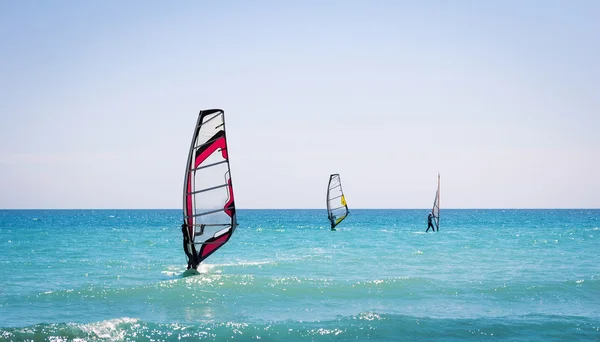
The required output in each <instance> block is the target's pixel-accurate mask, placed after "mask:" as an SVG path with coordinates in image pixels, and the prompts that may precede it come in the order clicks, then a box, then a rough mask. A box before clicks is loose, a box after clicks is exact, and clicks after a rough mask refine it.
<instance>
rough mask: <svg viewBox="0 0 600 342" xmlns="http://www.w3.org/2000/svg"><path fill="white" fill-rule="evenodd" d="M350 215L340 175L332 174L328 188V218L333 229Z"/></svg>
mask: <svg viewBox="0 0 600 342" xmlns="http://www.w3.org/2000/svg"><path fill="white" fill-rule="evenodd" d="M348 213H349V211H348V205H347V204H346V198H345V197H344V191H343V190H342V182H341V180H340V175H339V174H337V173H335V174H332V175H331V176H329V186H328V187H327V218H328V219H329V221H330V222H331V229H334V228H335V226H337V225H338V224H340V222H342V221H343V220H344V219H345V218H346V216H348Z"/></svg>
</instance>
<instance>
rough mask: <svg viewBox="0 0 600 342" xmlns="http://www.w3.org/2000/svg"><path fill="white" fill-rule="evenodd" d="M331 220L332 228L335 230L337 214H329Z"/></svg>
mask: <svg viewBox="0 0 600 342" xmlns="http://www.w3.org/2000/svg"><path fill="white" fill-rule="evenodd" d="M329 221H331V230H332V231H335V216H334V215H333V214H332V215H331V216H329Z"/></svg>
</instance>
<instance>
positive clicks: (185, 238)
mask: <svg viewBox="0 0 600 342" xmlns="http://www.w3.org/2000/svg"><path fill="white" fill-rule="evenodd" d="M187 228H188V225H187V224H186V223H185V222H184V223H183V224H182V225H181V232H182V233H183V251H184V252H185V255H186V256H187V257H188V264H187V269H188V270H189V269H190V268H192V258H193V256H192V255H190V253H189V252H188V250H187V245H188V244H189V243H190V240H189V239H188V231H187V230H188V229H187ZM194 269H196V268H195V267H194Z"/></svg>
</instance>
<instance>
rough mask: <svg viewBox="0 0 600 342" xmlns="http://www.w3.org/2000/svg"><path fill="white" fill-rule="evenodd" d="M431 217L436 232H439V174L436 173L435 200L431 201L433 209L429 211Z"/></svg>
mask: <svg viewBox="0 0 600 342" xmlns="http://www.w3.org/2000/svg"><path fill="white" fill-rule="evenodd" d="M431 215H433V224H434V225H435V229H436V230H440V174H439V173H438V182H437V190H436V191H435V199H434V200H433V208H432V209H431Z"/></svg>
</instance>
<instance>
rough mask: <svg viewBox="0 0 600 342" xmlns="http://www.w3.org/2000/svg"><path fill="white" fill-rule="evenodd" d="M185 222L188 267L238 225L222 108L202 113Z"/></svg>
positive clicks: (188, 175) (188, 174)
mask: <svg viewBox="0 0 600 342" xmlns="http://www.w3.org/2000/svg"><path fill="white" fill-rule="evenodd" d="M183 222H184V223H183V225H182V232H183V248H184V251H185V255H186V258H187V260H188V269H196V268H197V267H198V265H199V264H200V263H201V262H202V261H203V260H204V259H206V258H207V257H208V256H210V255H211V254H212V253H214V252H215V251H217V250H218V249H219V248H221V247H222V246H223V245H224V244H226V243H227V241H229V238H231V235H232V234H233V232H234V230H235V228H236V226H237V221H236V214H235V202H234V200H233V185H232V183H231V171H230V169H229V153H228V150H227V138H226V134H225V113H224V112H223V110H221V109H209V110H202V111H200V114H198V121H197V122H196V126H195V128H194V134H193V135H192V144H191V146H190V150H189V154H188V159H187V163H186V168H185V178H184V181H183Z"/></svg>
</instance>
